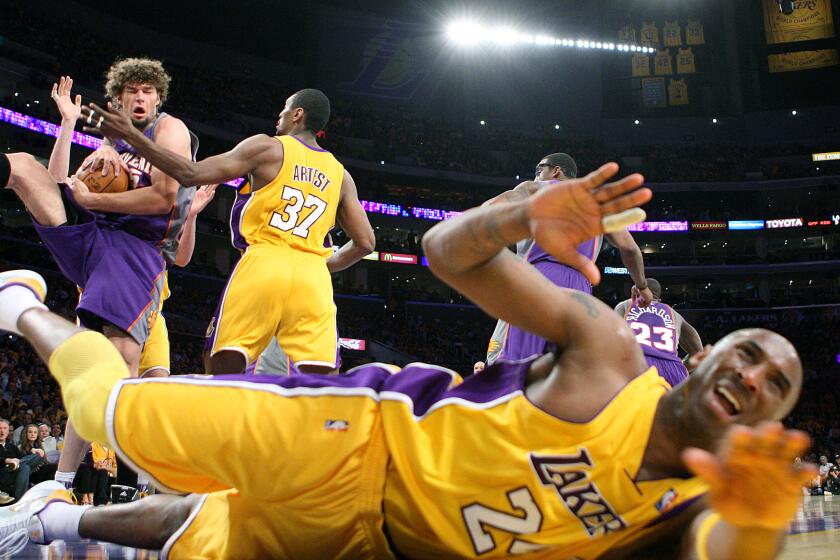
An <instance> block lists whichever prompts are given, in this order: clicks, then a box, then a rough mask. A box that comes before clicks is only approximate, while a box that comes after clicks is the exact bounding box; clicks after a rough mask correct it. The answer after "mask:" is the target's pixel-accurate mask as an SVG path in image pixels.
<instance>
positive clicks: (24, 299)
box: [0, 286, 47, 334]
mask: <svg viewBox="0 0 840 560" xmlns="http://www.w3.org/2000/svg"><path fill="white" fill-rule="evenodd" d="M33 308H37V309H46V308H47V306H46V305H44V304H43V303H41V302H40V301H38V298H37V297H35V294H33V293H32V290H30V289H29V288H24V287H23V286H9V287H8V288H5V289H3V290H0V330H4V331H9V332H13V333H17V334H21V333H20V331H19V330H18V328H17V322H18V319H19V318H20V316H21V315H22V314H23V312H24V311H29V310H30V309H33Z"/></svg>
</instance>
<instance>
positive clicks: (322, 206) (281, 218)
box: [268, 185, 327, 239]
mask: <svg viewBox="0 0 840 560" xmlns="http://www.w3.org/2000/svg"><path fill="white" fill-rule="evenodd" d="M280 198H282V199H283V200H284V201H286V207H285V208H283V209H282V210H281V211H280V212H274V213H272V214H271V220H270V221H269V222H268V224H269V225H270V226H271V227H275V228H277V229H279V230H280V231H291V232H292V235H296V236H298V237H303V238H304V239H306V238H307V237H309V228H311V227H312V225H313V224H314V223H315V222H317V221H318V218H320V217H321V216H322V215H323V214H324V211H326V209H327V203H326V202H325V201H323V200H321V199H320V198H318V197H317V196H315V195H313V194H307V195H304V194H303V192H302V191H300V190H299V189H296V188H294V187H290V186H289V185H285V186H284V187H283V192H282V193H281V194H280ZM304 208H307V209H311V212H309V214H307V215H306V216H305V217H304V218H303V219H301V217H300V215H301V211H302V210H303V209H304Z"/></svg>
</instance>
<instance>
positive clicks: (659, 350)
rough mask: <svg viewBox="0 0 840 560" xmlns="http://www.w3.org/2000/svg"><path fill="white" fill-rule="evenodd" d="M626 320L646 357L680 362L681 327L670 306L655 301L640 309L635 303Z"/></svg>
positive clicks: (629, 308)
mask: <svg viewBox="0 0 840 560" xmlns="http://www.w3.org/2000/svg"><path fill="white" fill-rule="evenodd" d="M624 320H625V321H627V324H628V325H630V328H631V329H633V334H635V335H636V342H638V343H639V345H640V346H641V347H642V351H643V352H644V353H645V356H648V357H650V358H657V359H660V360H672V361H679V360H680V358H679V356H678V355H677V347H678V345H679V332H678V330H677V327H678V326H679V325H678V324H677V318H676V313H674V310H673V309H671V307H670V306H669V305H666V304H664V303H662V302H659V301H654V302H651V304H650V305H649V306H647V307H639V306H638V305H636V303H635V302H634V303H633V305H631V306H630V307H628V308H627V313H626V314H625V315H624Z"/></svg>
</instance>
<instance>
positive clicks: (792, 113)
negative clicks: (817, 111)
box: [790, 109, 797, 117]
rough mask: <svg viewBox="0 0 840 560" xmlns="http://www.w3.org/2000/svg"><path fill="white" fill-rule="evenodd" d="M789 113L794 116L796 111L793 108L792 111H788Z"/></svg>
mask: <svg viewBox="0 0 840 560" xmlns="http://www.w3.org/2000/svg"><path fill="white" fill-rule="evenodd" d="M790 114H791V115H793V116H794V117H795V116H796V114H797V113H796V109H794V110H793V111H791V112H790Z"/></svg>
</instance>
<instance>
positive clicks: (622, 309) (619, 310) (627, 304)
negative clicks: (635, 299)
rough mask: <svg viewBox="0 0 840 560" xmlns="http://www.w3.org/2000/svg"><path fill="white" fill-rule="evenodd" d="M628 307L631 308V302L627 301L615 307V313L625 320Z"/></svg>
mask: <svg viewBox="0 0 840 560" xmlns="http://www.w3.org/2000/svg"><path fill="white" fill-rule="evenodd" d="M628 307H630V300H629V299H625V300H624V301H622V302H621V303H619V304H618V305H616V306H615V312H616V313H618V314H619V315H620V316H621V317H622V318H623V317H624V316H625V315H627V308H628Z"/></svg>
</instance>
